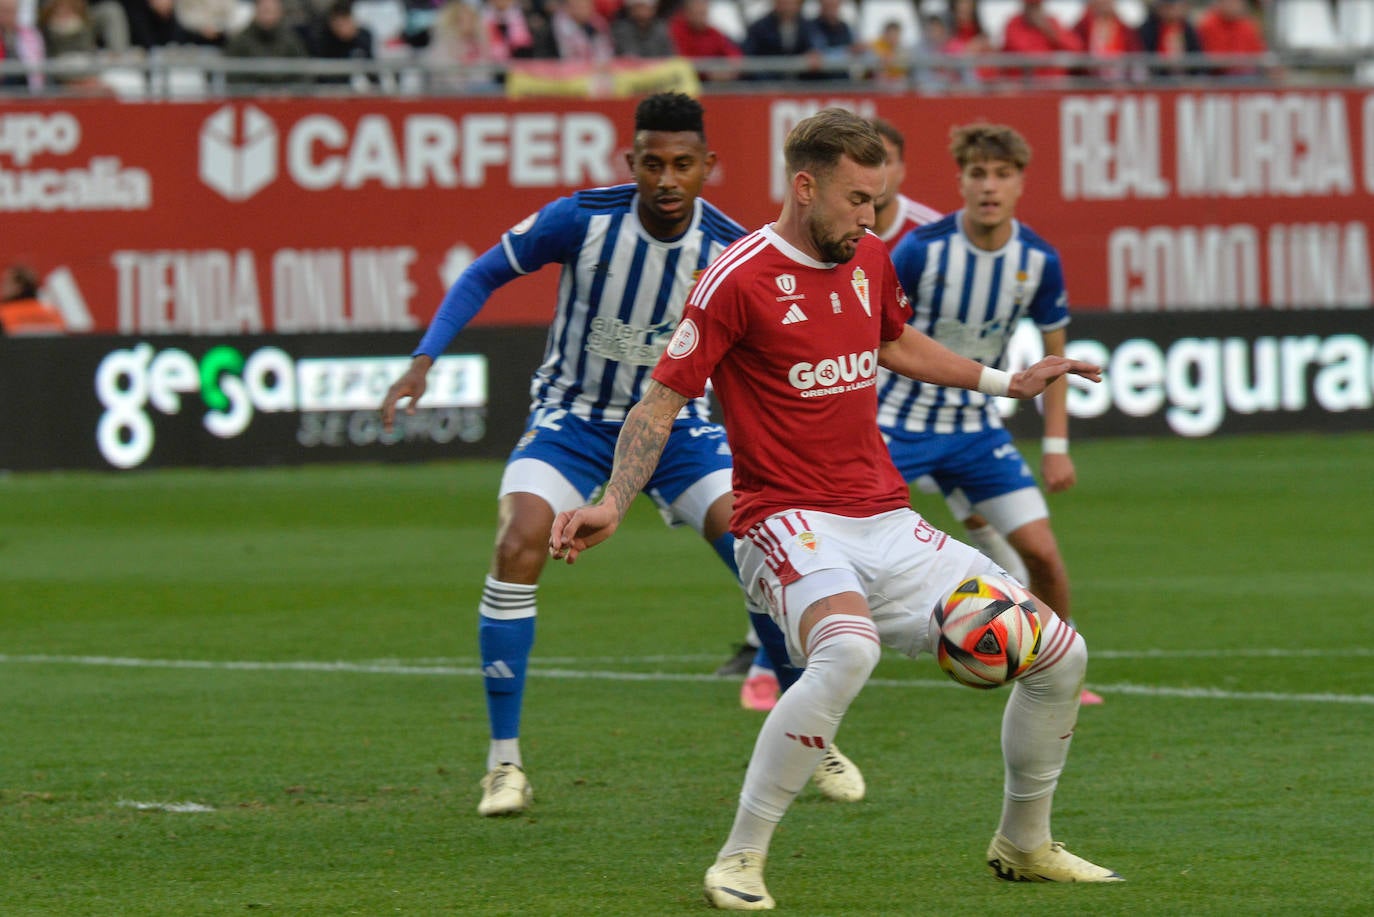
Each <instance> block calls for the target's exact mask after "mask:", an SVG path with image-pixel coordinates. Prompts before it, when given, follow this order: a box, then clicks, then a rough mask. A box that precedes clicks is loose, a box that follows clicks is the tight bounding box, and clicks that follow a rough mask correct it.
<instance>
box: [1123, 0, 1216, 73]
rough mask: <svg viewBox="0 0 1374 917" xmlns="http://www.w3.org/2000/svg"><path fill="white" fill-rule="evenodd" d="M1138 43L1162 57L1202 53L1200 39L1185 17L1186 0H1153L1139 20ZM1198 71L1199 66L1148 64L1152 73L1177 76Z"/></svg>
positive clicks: (1147, 50)
mask: <svg viewBox="0 0 1374 917" xmlns="http://www.w3.org/2000/svg"><path fill="white" fill-rule="evenodd" d="M1138 34H1139V35H1140V44H1141V46H1142V47H1143V48H1144V50H1145V51H1146V53H1149V54H1156V55H1158V56H1160V57H1165V58H1180V57H1183V56H1184V55H1185V54H1201V53H1202V39H1201V38H1200V37H1199V36H1198V33H1197V29H1196V28H1194V27H1193V23H1192V21H1191V20H1189V18H1188V3H1187V0H1155V2H1154V4H1153V5H1152V6H1151V7H1150V11H1149V12H1148V13H1146V15H1145V21H1144V22H1143V23H1141V26H1140V30H1139V33H1138ZM1197 72H1201V71H1200V70H1199V69H1198V68H1193V67H1183V66H1179V65H1176V66H1171V67H1164V66H1158V67H1151V68H1150V73H1151V74H1152V75H1153V76H1155V77H1165V76H1178V75H1182V74H1185V73H1197Z"/></svg>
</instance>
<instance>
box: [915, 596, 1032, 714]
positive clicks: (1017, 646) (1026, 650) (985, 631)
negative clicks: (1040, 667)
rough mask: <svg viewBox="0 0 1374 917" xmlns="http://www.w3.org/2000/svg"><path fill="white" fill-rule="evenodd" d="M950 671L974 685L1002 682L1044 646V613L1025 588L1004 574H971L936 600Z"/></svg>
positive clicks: (943, 659) (942, 653)
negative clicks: (1042, 614)
mask: <svg viewBox="0 0 1374 917" xmlns="http://www.w3.org/2000/svg"><path fill="white" fill-rule="evenodd" d="M935 623H936V624H937V625H939V627H940V646H939V648H938V649H937V650H936V652H935V658H936V660H937V661H938V662H939V663H940V668H942V669H944V670H945V673H946V674H948V675H949V677H950V678H953V679H954V680H955V681H957V682H959V684H961V685H968V686H969V687H970V688H996V687H997V686H999V685H1003V684H1006V683H1007V682H1009V681H1011V680H1012V679H1013V678H1015V677H1016V676H1018V675H1020V674H1021V673H1023V672H1025V671H1026V669H1028V668H1030V666H1031V663H1033V662H1034V661H1035V654H1036V653H1038V652H1040V616H1039V615H1038V614H1037V613H1036V607H1035V599H1034V598H1032V597H1031V594H1030V593H1029V592H1028V591H1026V589H1025V588H1023V587H1022V586H1020V585H1018V584H1017V583H1015V582H1013V581H1011V580H1009V579H1005V578H1004V577H1001V576H994V575H992V574H989V573H984V574H982V575H980V576H971V577H969V578H968V579H966V580H964V581H963V582H962V583H960V584H959V585H958V587H957V588H955V590H954V591H953V592H951V593H950V594H949V597H948V598H946V599H945V600H944V601H943V602H940V603H938V604H937V605H936V606H935Z"/></svg>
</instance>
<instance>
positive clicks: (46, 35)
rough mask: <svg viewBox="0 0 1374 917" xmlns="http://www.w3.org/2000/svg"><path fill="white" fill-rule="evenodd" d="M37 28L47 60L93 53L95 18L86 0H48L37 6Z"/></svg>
mask: <svg viewBox="0 0 1374 917" xmlns="http://www.w3.org/2000/svg"><path fill="white" fill-rule="evenodd" d="M38 30H39V31H40V32H42V33H43V48H44V50H45V51H46V52H47V56H48V60H55V59H57V58H59V57H70V56H72V55H81V54H93V53H95V50H96V40H95V22H94V21H92V19H91V12H90V9H89V8H88V7H87V6H86V0H47V2H45V3H44V4H43V5H42V6H41V7H39V9H38Z"/></svg>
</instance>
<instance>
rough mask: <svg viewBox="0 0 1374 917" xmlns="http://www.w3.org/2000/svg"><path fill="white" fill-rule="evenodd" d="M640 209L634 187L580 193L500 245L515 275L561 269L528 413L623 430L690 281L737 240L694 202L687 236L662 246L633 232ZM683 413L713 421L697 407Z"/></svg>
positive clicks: (717, 216)
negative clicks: (550, 412) (566, 415)
mask: <svg viewBox="0 0 1374 917" xmlns="http://www.w3.org/2000/svg"><path fill="white" fill-rule="evenodd" d="M638 202H639V198H638V194H637V192H636V189H635V186H634V185H617V186H614V187H609V188H594V189H589V190H586V191H579V192H577V193H575V194H573V195H572V196H571V197H565V198H561V199H559V200H557V201H554V202H553V203H551V204H549V205H547V206H545V207H544V208H543V209H542V210H540V211H539V212H538V213H536V214H535V215H534V216H533V217H531V218H530V219H527V220H525V221H524V222H522V223H521V224H519V225H518V226H516V227H514V228H512V229H510V230H508V231H507V232H506V233H505V235H503V236H502V237H501V247H502V249H503V250H504V251H505V253H506V258H507V260H508V261H509V262H510V265H511V267H512V268H513V269H514V270H516V271H517V272H519V273H522V274H526V273H529V272H531V271H534V270H537V269H538V268H540V267H542V266H544V265H546V264H551V263H553V262H559V263H561V264H562V265H563V272H562V275H561V277H560V278H559V282H558V307H557V311H556V312H555V314H554V320H553V324H552V326H551V327H550V328H549V337H548V344H547V346H546V347H545V349H544V362H543V363H542V364H541V365H540V367H539V369H538V370H537V371H536V372H535V374H534V379H533V381H532V383H531V386H530V397H531V399H532V402H533V403H532V405H531V409H532V410H537V409H539V408H561V409H563V410H566V411H569V412H571V413H572V414H574V415H575V416H577V417H581V418H583V419H586V420H591V421H609V422H616V423H618V422H621V421H623V420H624V419H625V415H626V414H627V413H628V412H629V409H630V408H631V407H632V406H633V405H634V404H635V402H637V401H638V400H639V399H640V398H641V397H642V396H643V394H644V389H645V387H646V386H647V385H648V383H649V371H650V370H651V369H653V367H654V364H656V363H657V362H658V357H659V354H661V353H663V349H664V348H665V347H667V346H668V340H669V338H671V337H672V335H673V331H674V329H675V328H676V327H677V323H678V319H679V318H680V317H681V316H682V306H683V303H685V302H686V300H687V293H688V291H690V290H691V288H692V284H693V283H694V282H695V281H696V278H697V275H698V274H699V273H700V272H701V271H702V270H703V269H704V268H705V267H706V265H707V264H709V263H710V262H711V260H712V259H713V258H715V257H716V256H717V255H718V254H720V253H721V251H723V250H724V249H725V247H726V246H727V245H729V244H730V243H731V242H733V241H735V240H736V239H738V238H739V237H740V236H742V235H744V228H743V227H742V226H740V225H739V224H738V223H736V222H735V221H734V220H732V219H730V218H729V217H727V216H726V215H725V214H723V213H722V212H721V211H720V210H718V209H717V208H716V207H715V206H714V205H712V204H710V203H708V202H706V201H705V200H703V199H701V198H697V200H696V206H695V215H694V216H693V218H692V222H691V225H690V226H689V227H688V229H687V231H686V232H685V233H683V234H682V236H680V237H679V238H678V239H676V240H674V241H671V242H662V241H659V240H658V239H655V238H654V237H653V236H651V235H649V233H648V231H646V230H645V229H644V227H643V226H642V225H641V224H640V222H639V218H638V216H637V213H638V211H637V207H638ZM684 412H685V413H684V415H683V416H693V417H699V418H702V419H705V418H707V417H709V415H710V411H709V409H708V407H707V404H706V400H705V399H704V398H702V399H698V400H696V401H695V402H691V403H689V404H688V405H687V407H686V408H685V409H684Z"/></svg>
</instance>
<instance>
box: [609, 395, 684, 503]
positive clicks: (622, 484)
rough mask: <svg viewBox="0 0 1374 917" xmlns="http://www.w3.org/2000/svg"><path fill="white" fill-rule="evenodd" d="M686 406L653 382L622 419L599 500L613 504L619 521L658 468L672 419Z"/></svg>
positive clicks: (677, 396) (678, 398) (679, 396)
mask: <svg viewBox="0 0 1374 917" xmlns="http://www.w3.org/2000/svg"><path fill="white" fill-rule="evenodd" d="M686 403H687V399H686V398H683V397H682V396H681V395H679V394H677V393H676V392H674V391H672V390H671V389H668V388H665V387H663V386H661V385H659V384H658V383H656V382H655V383H653V384H652V385H651V386H650V389H649V392H648V394H646V395H645V397H644V400H642V401H640V402H639V403H638V404H636V405H635V406H634V408H632V409H631V410H630V413H629V414H628V415H627V416H626V417H625V425H624V426H623V427H621V428H620V438H619V439H618V440H616V444H615V466H614V468H613V469H612V471H611V479H610V481H608V482H607V483H606V492H605V494H604V495H603V496H602V498H601V500H602V502H603V503H605V502H607V501H610V502H613V503H614V504H615V507H616V509H617V510H618V511H619V512H620V517H621V518H622V519H623V518H625V513H626V512H628V511H629V508H630V504H631V503H633V502H634V498H635V495H636V494H638V493H639V492H640V491H641V490H643V489H644V485H645V484H647V483H648V481H649V478H650V477H651V476H652V475H653V473H654V469H655V468H657V467H658V459H659V456H660V455H662V454H663V446H664V444H665V443H666V442H667V441H668V434H669V433H670V432H671V431H672V429H673V419H674V418H676V417H677V414H678V411H680V410H681V409H682V406H683V405H684V404H686Z"/></svg>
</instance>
